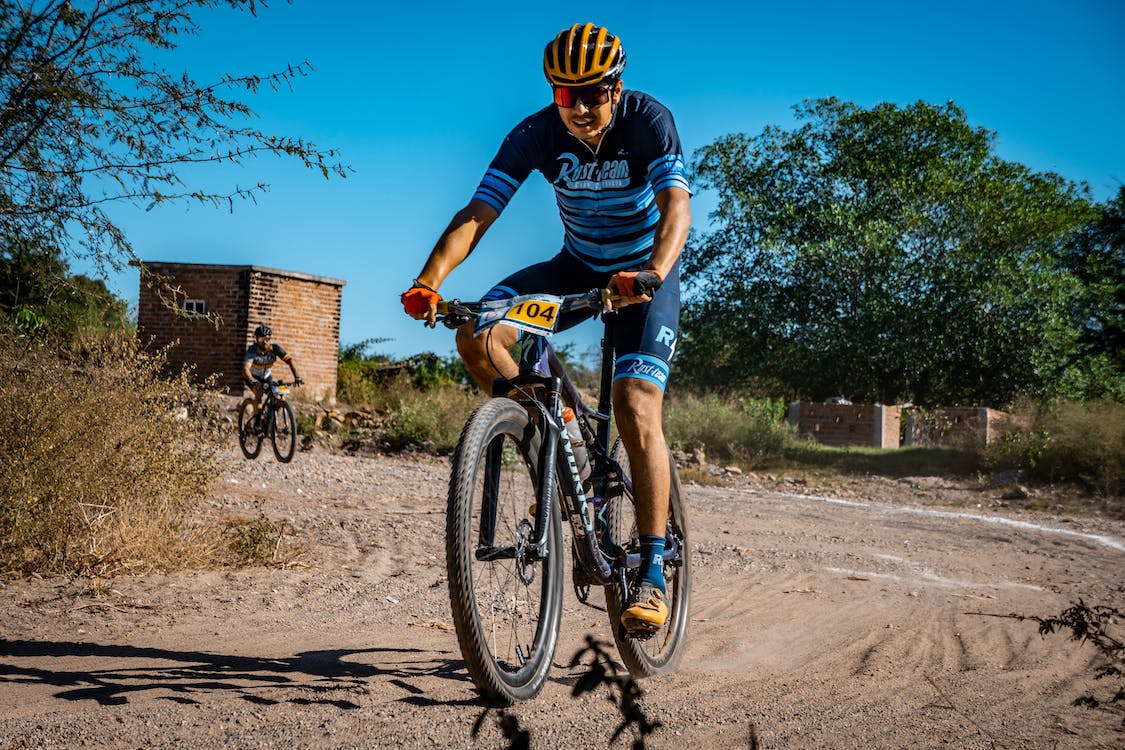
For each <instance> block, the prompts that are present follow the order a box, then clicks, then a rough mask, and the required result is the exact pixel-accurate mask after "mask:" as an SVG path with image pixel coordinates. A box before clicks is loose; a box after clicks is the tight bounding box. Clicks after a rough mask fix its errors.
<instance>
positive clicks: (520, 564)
mask: <svg viewBox="0 0 1125 750" xmlns="http://www.w3.org/2000/svg"><path fill="white" fill-rule="evenodd" d="M539 443H540V441H539V437H538V434H537V429H536V427H535V426H534V425H533V424H532V422H531V418H530V417H529V416H528V413H527V410H526V409H525V408H524V407H523V406H521V405H520V404H518V403H516V402H515V401H512V400H510V399H507V398H493V399H490V400H489V401H486V402H485V403H484V404H482V405H481V406H480V407H478V408H477V409H476V411H474V412H473V414H472V416H471V417H470V418H469V421H468V422H467V423H466V425H465V428H464V430H462V432H461V438H460V441H459V442H458V444H457V449H456V451H455V452H454V454H453V466H452V471H451V474H450V480H449V499H448V508H447V516H446V534H445V539H446V568H447V573H448V576H449V601H450V605H451V608H452V610H453V621H454V625H455V627H456V631H457V642H458V644H459V645H460V647H461V655H462V657H463V658H464V660H465V667H466V669H467V671H468V673H469V676H470V678H471V679H472V681H473V684H474V685H476V687H477V689H478V690H479V691H480V692H481V694H482V696H483V697H484V699H485V701H486V702H488V703H490V704H493V705H508V704H511V703H513V702H515V701H520V700H527V699H529V698H533V697H535V695H537V694H538V693H539V691H540V690H541V689H542V687H543V685H544V683H545V682H546V679H547V675H548V672H549V671H550V668H551V662H552V659H553V657H554V653H555V647H556V645H557V643H558V637H559V623H560V621H561V619H562V597H563V586H562V581H563V563H564V560H563V546H562V518H561V515H560V512H559V505H558V501H557V500H556V502H554V503H553V504H552V511H551V517H550V531H549V534H548V537H547V556H546V559H544V560H534V559H528V558H527V557H526V556H522V557H521V555H519V554H515V555H509V556H508V557H500V558H499V559H494V560H491V561H485V560H478V559H477V558H476V551H477V548H478V543H482V544H483V545H484V546H485V547H490V548H507V549H511V550H517V549H520V545H521V544H524V543H526V542H530V541H531V540H530V539H529V537H530V535H531V531H530V528H529V527H530V523H533V522H534V518H533V516H532V515H531V508H532V507H533V506H535V504H536V496H535V487H536V482H537V478H538V476H539V471H538V463H539ZM490 446H493V448H492V454H491V455H492V456H493V458H492V460H491V461H490V459H489V455H490V453H489V447H490ZM496 457H499V460H498V461H497V460H496ZM490 464H491V465H490ZM490 477H491V478H490ZM486 488H490V489H488V491H487V492H486ZM490 496H494V497H492V500H491V501H490V502H489V501H486V497H490ZM556 498H557V495H556ZM493 518H494V523H492V524H491V525H492V526H493V527H494V528H495V533H494V534H493V535H492V536H491V538H488V536H489V535H488V534H487V527H488V526H489V519H493ZM482 524H483V525H484V526H485V528H486V532H485V534H484V537H485V538H484V539H483V540H482V533H481V531H482V530H481V527H482ZM524 549H525V550H526V547H525V548H524Z"/></svg>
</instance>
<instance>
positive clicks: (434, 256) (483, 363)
mask: <svg viewBox="0 0 1125 750" xmlns="http://www.w3.org/2000/svg"><path fill="white" fill-rule="evenodd" d="M624 68H625V50H624V49H623V48H622V46H621V41H620V40H619V39H618V38H617V37H615V36H614V35H613V34H611V33H609V32H608V31H607V30H606V29H604V28H599V27H598V26H595V25H593V24H591V23H587V24H575V25H573V26H572V27H570V28H569V29H563V30H562V31H561V32H559V34H558V35H557V36H556V37H555V38H554V39H553V40H552V41H551V42H550V43H548V44H547V48H546V50H545V51H544V54H543V71H544V74H545V75H546V77H547V81H548V83H549V84H550V85H551V88H552V91H553V94H554V104H553V105H549V106H547V107H545V108H543V109H541V110H540V111H538V112H536V113H534V114H532V115H531V116H530V117H528V118H526V119H525V120H524V121H523V122H521V123H520V124H519V125H517V126H516V127H515V129H514V130H512V131H511V132H510V133H509V134H508V136H507V138H505V139H504V142H503V143H502V144H501V145H500V149H499V151H498V152H497V154H496V156H495V157H494V158H493V160H492V163H491V164H490V165H489V167H488V170H487V171H486V172H485V174H484V177H483V179H482V180H481V182H480V184H479V186H478V187H477V190H476V192H475V193H474V195H473V197H472V199H471V200H470V201H469V203H468V205H466V206H465V207H464V208H462V209H461V210H460V211H458V212H457V213H456V214H455V215H454V216H453V219H452V221H451V222H450V223H449V225H448V226H447V227H446V229H445V231H444V232H443V233H442V234H441V236H440V238H439V239H438V241H437V243H436V245H435V246H434V249H433V250H432V251H431V252H430V255H429V258H428V259H427V261H426V264H425V266H423V268H422V272H421V273H420V274H418V277H417V278H416V279H415V280H414V282H413V284H412V286H411V288H410V289H409V290H407V291H406V292H404V293H403V294H402V304H403V307H404V309H405V310H406V312H407V314H409V315H410V316H412V317H414V318H416V319H419V320H425V321H426V322H427V324H429V325H433V324H434V322H435V317H436V313H437V309H436V305H437V303H438V302H439V301H440V300H441V294H440V293H438V291H437V290H438V288H439V287H440V286H441V284H442V282H443V281H444V280H445V278H446V277H447V276H448V275H449V273H450V272H451V271H452V270H453V269H454V268H455V267H456V266H458V265H459V264H460V263H461V262H462V261H464V260H465V258H466V257H468V255H469V253H470V252H472V250H473V248H474V247H475V246H476V244H477V243H478V242H479V241H480V239H481V237H482V236H483V235H484V233H485V232H486V231H487V230H488V228H489V227H490V226H491V225H492V223H493V222H494V221H495V220H496V218H497V217H498V216H499V215H500V213H501V212H502V211H503V210H504V208H505V207H506V206H507V205H508V202H509V201H510V200H511V198H512V195H513V194H514V193H515V192H516V190H517V188H519V186H520V184H521V183H523V181H524V180H525V179H526V178H527V177H528V176H529V175H530V173H531V172H532V170H538V171H539V172H541V173H542V174H543V175H544V177H546V178H547V180H548V181H549V182H550V183H551V184H552V185H553V186H554V188H555V196H556V200H557V203H558V207H559V214H560V216H561V218H562V222H563V227H564V237H563V246H562V249H561V251H560V252H559V253H558V254H557V255H556V256H555V257H553V258H551V259H550V260H547V261H544V262H541V263H536V264H534V265H531V266H528V267H526V268H524V269H522V270H520V271H517V272H516V273H514V274H512V275H510V276H508V277H507V278H505V279H504V280H502V281H501V282H499V283H498V284H497V285H496V286H494V287H492V289H491V290H490V291H489V292H488V293H487V294H485V295H484V297H483V298H484V299H503V298H508V297H512V296H515V295H519V294H527V293H532V292H542V293H548V294H560V295H561V294H574V293H578V292H584V291H588V290H589V289H592V288H597V287H600V288H604V289H606V290H608V292H609V293H610V294H612V295H616V296H618V297H620V299H618V300H616V301H614V302H612V303H611V302H609V301H608V296H607V302H606V308H607V310H608V309H609V308H610V307H611V305H612V307H614V308H619V309H620V312H619V313H618V321H617V323H616V325H615V326H614V332H615V333H614V335H615V340H614V348H615V351H616V356H617V360H616V363H615V366H614V381H613V408H614V410H615V411H616V414H617V427H618V432H619V433H620V435H621V440H622V442H623V443H624V445H625V449H626V451H627V452H628V455H629V463H630V465H631V466H632V469H633V474H634V476H633V489H634V502H635V504H636V516H637V529H638V532H639V533H640V535H641V544H642V548H641V549H642V553H643V559H644V561H645V564H644V565H643V567H642V569H641V572H640V575H639V576H638V582H637V584H636V585H634V587H633V590H632V591H631V592H630V594H629V603H628V605H629V606H628V607H627V608H626V609H625V611H624V612H623V614H622V617H621V620H622V623H623V624H624V625H625V628H626V629H627V630H628V631H629V632H630V633H634V634H638V635H639V634H642V633H652V632H655V631H656V630H659V629H660V628H661V627H662V626H663V625H664V622H665V620H666V619H667V616H668V607H667V605H666V604H665V602H664V599H665V584H664V576H663V572H662V562H661V559H662V558H661V554H662V552H663V549H664V534H665V528H666V521H667V518H668V493H669V487H670V481H671V478H670V467H669V464H668V460H669V459H668V449H667V446H666V444H665V441H664V430H663V424H662V406H663V398H664V386H665V384H666V383H667V379H668V371H669V363H670V362H671V360H672V354H673V352H674V351H675V345H676V338H677V336H678V333H679V310H680V289H679V257H680V252H681V251H682V250H683V246H684V242H685V241H686V239H687V234H688V228H689V226H690V224H691V209H690V203H689V199H690V196H691V190H690V188H689V186H688V179H687V170H686V168H685V165H684V158H683V153H682V148H681V146H680V139H679V135H678V134H677V132H676V126H675V124H674V122H673V120H672V115H671V113H670V112H669V111H668V110H667V109H666V108H665V107H664V106H663V105H662V104H660V103H659V102H658V101H657V100H656V99H654V98H653V97H651V96H649V95H648V94H645V93H642V92H640V91H632V90H627V89H624V88H623V87H622V82H621V74H622V71H623V70H624ZM588 317H589V315H588V314H581V313H578V314H575V315H574V316H571V317H570V318H564V319H563V320H562V321H560V325H559V329H560V330H561V329H565V328H568V327H570V326H572V325H574V324H576V323H578V322H581V321H582V320H584V319H587V318H588ZM472 329H473V326H472V324H471V323H470V324H468V325H466V326H463V327H462V328H460V329H459V330H458V331H457V348H458V351H459V352H460V354H461V357H462V359H463V360H464V362H465V365H466V367H467V368H468V369H469V371H470V372H471V373H472V375H473V377H474V378H475V379H476V381H477V383H478V384H479V385H480V386H481V387H482V388H483V389H484V390H485V392H489V390H490V387H491V383H492V381H493V380H494V379H495V378H496V377H497V375H500V376H503V377H506V378H510V377H514V376H515V375H517V374H518V369H519V368H518V367H517V365H516V363H515V361H514V360H513V359H512V357H511V356H510V355H509V354H508V351H507V350H508V349H509V347H511V345H512V344H514V343H515V342H516V340H517V338H518V336H519V334H518V332H517V331H515V330H514V329H511V328H507V327H499V328H495V329H492V331H491V335H490V336H483V337H481V338H475V337H474V336H473V330H472Z"/></svg>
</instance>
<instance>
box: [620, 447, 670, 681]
mask: <svg viewBox="0 0 1125 750" xmlns="http://www.w3.org/2000/svg"><path fill="white" fill-rule="evenodd" d="M613 454H614V457H615V458H616V459H617V461H618V462H619V463H620V464H621V468H622V469H623V470H624V471H625V472H626V474H629V457H628V456H627V455H626V453H625V449H624V447H623V446H622V445H621V442H620V441H618V442H617V444H616V445H615V446H614V449H613ZM668 461H669V468H670V471H671V489H670V493H669V503H668V505H669V519H668V529H669V532H670V533H673V534H675V535H677V536H678V537H679V538H680V539H682V540H683V560H682V562H681V564H680V565H679V566H674V565H672V564H670V563H668V562H665V564H664V581H665V584H666V586H667V599H666V600H665V601H666V602H667V604H668V620H667V622H665V623H664V627H663V628H662V629H661V630H660V631H659V632H658V633H656V635H654V636H653V637H652V638H649V639H647V640H639V639H633V638H630V637H629V636H628V635H626V633H625V626H624V625H622V624H621V613H622V611H624V609H625V606H626V598H627V597H628V594H629V592H628V587H629V586H630V585H632V583H633V580H632V579H633V577H634V576H635V574H636V571H628V574H627V577H626V582H625V584H624V585H622V584H621V583H620V581H618V582H615V583H612V584H610V585H608V586H606V587H605V595H606V610H607V611H608V612H609V621H610V627H611V628H612V630H613V639H614V640H615V641H616V642H617V650H618V652H619V653H620V654H621V661H622V662H624V663H625V666H626V667H628V669H629V673H630V674H631V675H633V677H636V678H638V679H639V678H644V677H652V676H655V675H658V674H667V673H668V672H672V671H674V670H675V669H676V667H677V666H678V665H679V663H680V659H681V658H682V656H683V650H684V644H685V643H686V642H687V628H688V619H689V609H690V608H691V555H690V550H691V543H690V537H689V536H688V522H687V508H686V506H685V505H684V501H683V494H682V492H681V489H680V477H679V474H678V473H677V472H676V462H675V459H674V458H672V456H671V455H669V457H668ZM606 522H607V527H608V528H607V533H608V534H609V535H610V537H611V539H612V541H613V542H614V543H615V544H618V545H622V546H625V547H629V548H632V549H633V551H635V550H636V548H637V547H638V546H639V537H638V535H637V528H636V520H635V515H634V512H633V505H632V502H631V501H630V499H629V498H628V497H625V496H624V495H618V496H617V497H614V498H612V499H611V500H610V503H609V506H608V508H607V510H606Z"/></svg>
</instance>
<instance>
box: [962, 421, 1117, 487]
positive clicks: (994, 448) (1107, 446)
mask: <svg viewBox="0 0 1125 750" xmlns="http://www.w3.org/2000/svg"><path fill="white" fill-rule="evenodd" d="M1011 411H1012V414H1013V427H1012V428H1011V429H1007V430H1005V431H1004V432H1003V433H1002V434H1001V436H1000V439H999V440H997V441H995V442H994V443H993V444H992V445H991V446H989V447H988V449H987V451H986V454H985V456H984V460H985V463H986V465H988V466H990V467H992V468H997V469H1015V470H1018V471H1019V472H1021V473H1022V474H1023V475H1024V476H1025V477H1026V478H1028V479H1032V480H1037V481H1043V482H1056V481H1065V482H1079V483H1081V484H1083V485H1085V486H1086V487H1088V488H1090V489H1091V490H1094V491H1095V492H1098V493H1100V494H1103V495H1107V496H1118V497H1119V496H1121V495H1122V494H1123V493H1125V404H1121V403H1118V402H1115V401H1106V400H1100V401H1069V400H1065V399H1060V400H1057V401H1053V402H1050V403H1045V404H1036V403H1034V402H1031V401H1029V400H1022V401H1019V402H1017V403H1016V404H1015V405H1014V406H1013V407H1012V409H1011Z"/></svg>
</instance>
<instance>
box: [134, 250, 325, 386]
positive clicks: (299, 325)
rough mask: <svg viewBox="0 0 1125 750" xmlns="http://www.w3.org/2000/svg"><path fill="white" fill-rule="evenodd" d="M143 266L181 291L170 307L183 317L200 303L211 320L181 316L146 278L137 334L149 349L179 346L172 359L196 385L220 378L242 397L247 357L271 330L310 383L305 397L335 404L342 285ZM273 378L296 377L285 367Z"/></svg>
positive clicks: (275, 273) (205, 268) (231, 269)
mask: <svg viewBox="0 0 1125 750" xmlns="http://www.w3.org/2000/svg"><path fill="white" fill-rule="evenodd" d="M144 265H145V267H146V268H148V269H149V270H150V271H151V272H153V273H154V274H155V275H157V276H158V277H161V278H163V279H164V280H166V281H167V283H168V284H170V285H171V287H172V288H173V289H174V290H175V291H174V293H173V294H172V295H171V297H170V299H172V300H174V302H175V305H176V306H177V307H180V308H181V309H182V308H183V305H184V302H185V300H187V301H197V302H200V303H202V304H203V305H204V306H205V311H206V313H207V314H208V315H210V316H211V317H212V319H211V320H208V319H205V318H203V317H198V318H194V319H193V318H186V317H183V316H180V315H175V314H174V313H173V312H172V311H170V310H169V309H168V308H167V306H166V305H165V303H164V301H163V300H161V298H160V295H161V292H160V291H159V289H158V286H157V283H156V282H157V281H159V280H160V279H155V280H153V281H152V282H149V281H148V280H147V279H146V278H145V277H144V276H143V275H142V280H141V290H140V295H139V301H138V305H137V332H138V334H139V336H140V338H141V341H142V342H144V343H145V344H146V345H150V346H156V347H162V346H166V345H168V344H170V343H176V342H178V343H177V345H176V346H174V347H173V348H172V349H171V350H170V352H169V365H170V366H171V367H172V368H173V369H177V370H178V369H179V368H180V367H182V366H185V365H187V366H194V368H195V375H194V379H195V380H197V381H202V380H203V379H204V378H205V377H206V376H208V375H215V376H217V378H218V380H217V387H218V388H219V389H220V390H223V391H226V392H228V393H235V394H238V393H241V392H242V390H243V385H242V355H243V353H245V351H246V349H247V348H248V347H249V346H250V344H252V343H253V341H254V328H255V327H257V325H258V324H259V323H267V324H269V325H270V327H271V328H273V331H274V340H275V341H276V342H277V343H279V344H281V345H282V346H283V347H285V349H286V351H288V352H289V353H290V354H292V355H293V358H294V360H295V362H296V364H297V371H298V372H300V373H301V376H302V377H303V378H304V379H305V381H306V383H307V386H306V388H305V392H306V393H307V394H308V395H309V396H311V397H313V398H316V399H327V400H330V401H331V400H334V399H335V396H336V362H337V358H338V353H339V345H340V344H339V340H340V301H341V293H342V291H343V285H344V282H343V281H340V280H337V279H329V278H325V277H320V276H312V275H309V274H303V273H297V272H294V271H280V270H277V269H272V268H263V267H260V266H225V265H205V264H199V263H149V262H145V263H144ZM163 294H164V295H165V296H166V298H168V297H167V295H168V293H167V292H163ZM274 373H275V375H277V376H280V377H282V378H288V377H289V375H290V373H289V368H288V366H286V365H285V364H284V363H279V364H278V366H277V367H275V368H274Z"/></svg>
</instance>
